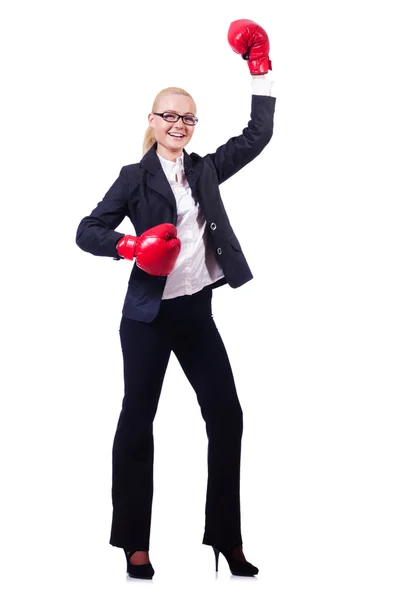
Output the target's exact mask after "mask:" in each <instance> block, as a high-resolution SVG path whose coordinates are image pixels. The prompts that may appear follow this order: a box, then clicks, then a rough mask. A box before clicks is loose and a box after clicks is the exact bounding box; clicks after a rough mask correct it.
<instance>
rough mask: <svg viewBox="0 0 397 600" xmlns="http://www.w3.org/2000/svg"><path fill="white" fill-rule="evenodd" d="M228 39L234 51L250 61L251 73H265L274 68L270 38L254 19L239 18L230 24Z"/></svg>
mask: <svg viewBox="0 0 397 600" xmlns="http://www.w3.org/2000/svg"><path fill="white" fill-rule="evenodd" d="M227 40H228V42H229V44H230V46H231V47H232V48H233V50H234V52H237V54H241V56H242V57H243V59H244V60H247V61H248V67H249V70H250V73H251V75H264V74H265V73H267V72H268V70H269V69H270V70H272V63H271V60H270V58H269V38H268V35H267V33H266V31H265V30H264V29H263V28H262V27H261V26H260V25H258V24H257V23H255V22H254V21H250V20H249V19H239V20H238V21H233V22H232V23H231V24H230V27H229V31H228V34H227Z"/></svg>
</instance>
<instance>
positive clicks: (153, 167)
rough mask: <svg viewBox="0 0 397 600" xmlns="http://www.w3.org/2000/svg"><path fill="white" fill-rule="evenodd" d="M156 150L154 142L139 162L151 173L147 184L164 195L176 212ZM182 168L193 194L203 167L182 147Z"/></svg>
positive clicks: (171, 192)
mask: <svg viewBox="0 0 397 600" xmlns="http://www.w3.org/2000/svg"><path fill="white" fill-rule="evenodd" d="M156 150H157V142H155V143H154V144H153V146H152V147H151V148H150V150H148V151H147V152H146V154H145V155H144V157H143V158H142V160H141V162H140V164H141V166H142V167H143V168H144V169H145V170H146V171H148V172H149V173H150V174H151V177H148V178H147V185H148V186H149V187H150V188H152V189H153V190H155V191H156V192H158V193H159V194H161V195H162V196H164V198H166V199H167V200H168V201H169V202H170V203H171V205H172V206H173V208H174V210H175V212H176V202H175V196H174V193H173V191H172V189H171V186H170V184H169V182H168V179H167V177H166V175H165V173H164V171H163V168H162V166H161V163H160V160H159V157H158V156H157V153H156ZM183 168H184V171H185V175H186V179H187V180H188V183H189V186H190V189H191V190H192V195H193V196H195V194H196V183H197V179H198V178H199V176H200V174H201V171H202V168H203V165H202V161H195V162H193V160H192V158H191V156H190V155H189V154H188V153H187V152H186V150H185V149H184V150H183Z"/></svg>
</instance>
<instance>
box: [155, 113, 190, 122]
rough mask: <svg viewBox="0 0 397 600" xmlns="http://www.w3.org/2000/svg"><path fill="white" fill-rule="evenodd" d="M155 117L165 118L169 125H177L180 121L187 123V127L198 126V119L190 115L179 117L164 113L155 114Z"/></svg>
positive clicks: (175, 114) (174, 114)
mask: <svg viewBox="0 0 397 600" xmlns="http://www.w3.org/2000/svg"><path fill="white" fill-rule="evenodd" d="M153 114H154V115H158V116H159V117H163V119H164V121H168V122H169V123H177V122H178V121H179V119H182V121H183V122H184V123H185V125H197V123H198V118H197V117H191V116H189V115H178V114H177V113H171V112H164V113H153Z"/></svg>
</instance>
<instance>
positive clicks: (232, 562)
mask: <svg viewBox="0 0 397 600" xmlns="http://www.w3.org/2000/svg"><path fill="white" fill-rule="evenodd" d="M212 549H213V551H214V554H215V570H216V572H218V561H219V553H220V552H221V553H222V554H223V556H224V557H225V558H226V560H227V562H228V563H229V568H230V571H231V572H232V575H244V576H252V575H257V574H258V573H259V569H258V568H257V567H254V565H252V564H251V563H249V562H248V561H247V560H244V561H242V560H237V559H236V558H234V556H233V548H217V547H216V546H212Z"/></svg>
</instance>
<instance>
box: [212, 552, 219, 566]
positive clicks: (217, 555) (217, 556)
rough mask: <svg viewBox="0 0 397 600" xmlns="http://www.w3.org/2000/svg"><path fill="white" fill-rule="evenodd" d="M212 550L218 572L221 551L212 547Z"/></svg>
mask: <svg viewBox="0 0 397 600" xmlns="http://www.w3.org/2000/svg"><path fill="white" fill-rule="evenodd" d="M212 549H213V551H214V554H215V571H216V572H218V562H219V550H218V549H217V548H215V546H212Z"/></svg>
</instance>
